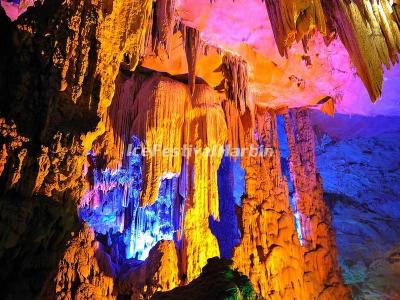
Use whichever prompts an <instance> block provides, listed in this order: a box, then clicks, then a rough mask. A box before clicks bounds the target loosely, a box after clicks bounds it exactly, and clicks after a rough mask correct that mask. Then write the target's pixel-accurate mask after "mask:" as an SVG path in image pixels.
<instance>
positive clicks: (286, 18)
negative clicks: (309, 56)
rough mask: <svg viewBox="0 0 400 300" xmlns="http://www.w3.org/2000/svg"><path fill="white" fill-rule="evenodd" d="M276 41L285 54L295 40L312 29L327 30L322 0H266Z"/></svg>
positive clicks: (301, 37)
mask: <svg viewBox="0 0 400 300" xmlns="http://www.w3.org/2000/svg"><path fill="white" fill-rule="evenodd" d="M264 2H265V5H266V7H267V11H268V15H269V19H270V21H271V25H272V30H273V32H274V36H275V41H276V44H277V46H278V50H279V53H280V54H281V55H282V56H283V55H285V54H286V49H287V48H289V47H290V46H291V45H292V43H293V42H295V41H297V42H298V41H300V40H302V39H303V37H304V36H306V35H307V34H309V33H310V32H311V31H312V30H314V29H317V30H318V31H320V32H321V33H325V32H326V23H325V16H324V12H323V10H322V5H321V1H320V0H306V1H296V0H289V1H285V0H278V1H274V0H265V1H264Z"/></svg>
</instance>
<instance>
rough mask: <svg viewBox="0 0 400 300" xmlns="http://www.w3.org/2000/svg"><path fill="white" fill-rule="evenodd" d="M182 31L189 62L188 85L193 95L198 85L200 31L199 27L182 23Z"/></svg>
mask: <svg viewBox="0 0 400 300" xmlns="http://www.w3.org/2000/svg"><path fill="white" fill-rule="evenodd" d="M181 33H182V39H183V43H184V48H185V53H186V60H187V64H188V86H189V90H190V94H191V95H193V93H194V89H195V87H196V63H197V55H198V53H199V48H200V44H201V42H200V33H199V31H198V30H197V29H195V28H191V27H188V26H185V25H184V24H181Z"/></svg>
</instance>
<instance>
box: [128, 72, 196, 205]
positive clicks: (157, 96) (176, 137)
mask: <svg viewBox="0 0 400 300" xmlns="http://www.w3.org/2000/svg"><path fill="white" fill-rule="evenodd" d="M172 91H173V92H172ZM189 109H190V97H189V93H188V89H187V87H186V85H184V84H182V83H180V82H178V81H175V80H173V79H170V78H168V77H163V76H160V75H157V74H155V75H154V76H153V77H151V78H150V79H149V80H147V81H146V82H144V83H143V85H142V88H141V90H140V91H139V93H138V95H137V99H136V101H135V105H134V115H135V116H137V117H136V118H135V120H134V121H133V123H132V125H131V135H135V136H138V137H139V138H140V140H141V141H143V145H144V146H145V147H146V149H147V150H149V151H150V153H149V155H145V157H144V164H143V190H142V195H141V205H147V204H150V205H151V204H153V203H154V201H155V199H156V198H157V192H158V187H159V185H160V181H161V178H162V177H163V176H164V175H167V174H168V173H172V174H179V173H180V172H181V165H182V157H181V156H180V155H175V153H174V151H176V150H178V151H180V149H181V147H182V144H183V140H182V138H183V135H182V132H183V124H184V120H185V115H186V112H187V111H188V110H189ZM139 112H140V113H139ZM164 149H168V150H169V153H167V154H166V155H163V154H165V153H163V150H164Z"/></svg>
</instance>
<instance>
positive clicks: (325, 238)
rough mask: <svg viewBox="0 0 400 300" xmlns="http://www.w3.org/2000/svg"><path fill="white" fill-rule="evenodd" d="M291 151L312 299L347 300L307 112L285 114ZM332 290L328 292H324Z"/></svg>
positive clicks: (307, 278) (291, 170) (296, 204)
mask: <svg viewBox="0 0 400 300" xmlns="http://www.w3.org/2000/svg"><path fill="white" fill-rule="evenodd" d="M284 123H285V130H286V134H287V139H288V145H289V149H290V156H289V166H290V174H291V178H292V181H293V184H294V190H295V195H294V198H295V199H294V203H295V213H296V214H297V215H298V216H299V219H300V227H301V228H300V230H301V233H302V234H301V236H302V239H303V243H304V247H305V248H306V252H305V254H304V255H305V256H304V260H305V284H306V286H307V289H308V290H309V291H310V292H311V295H316V294H320V297H321V299H332V297H338V296H339V295H340V296H341V297H344V298H346V297H348V296H349V291H348V290H347V288H345V287H344V285H343V283H342V278H341V275H340V270H339V267H338V261H337V251H336V241H335V232H334V231H333V230H332V221H331V216H330V213H329V209H328V207H327V206H326V204H325V202H324V199H323V190H322V179H321V177H320V176H319V174H318V173H317V168H316V160H315V142H314V131H313V129H312V127H311V123H310V119H309V112H308V110H307V109H292V110H290V111H289V113H285V114H284ZM325 286H329V288H325Z"/></svg>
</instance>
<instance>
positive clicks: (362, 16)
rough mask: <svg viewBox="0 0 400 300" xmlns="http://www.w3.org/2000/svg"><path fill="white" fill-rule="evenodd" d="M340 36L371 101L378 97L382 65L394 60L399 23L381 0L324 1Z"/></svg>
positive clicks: (381, 78)
mask: <svg viewBox="0 0 400 300" xmlns="http://www.w3.org/2000/svg"><path fill="white" fill-rule="evenodd" d="M324 10H325V14H326V15H330V16H331V19H332V21H333V22H334V25H333V26H334V27H335V29H336V30H337V32H338V34H339V37H340V39H341V40H342V42H343V44H344V46H345V47H346V49H347V51H348V53H349V55H350V58H351V60H352V62H353V64H354V65H355V67H356V69H357V73H358V75H359V76H360V78H361V80H362V81H363V83H364V85H365V86H366V88H367V90H368V93H369V96H370V98H371V100H372V101H376V100H377V99H378V98H379V97H380V96H381V91H382V84H383V70H382V64H384V65H385V66H386V67H387V68H389V67H390V63H392V64H394V63H396V62H397V61H398V58H397V53H398V51H399V49H400V34H399V27H398V26H399V23H398V22H397V21H396V19H395V18H394V17H393V16H394V14H393V8H392V7H391V6H390V4H389V2H388V1H387V0H384V1H379V2H378V1H358V2H357V4H356V3H354V2H352V1H344V0H340V1H332V0H328V1H325V2H324Z"/></svg>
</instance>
